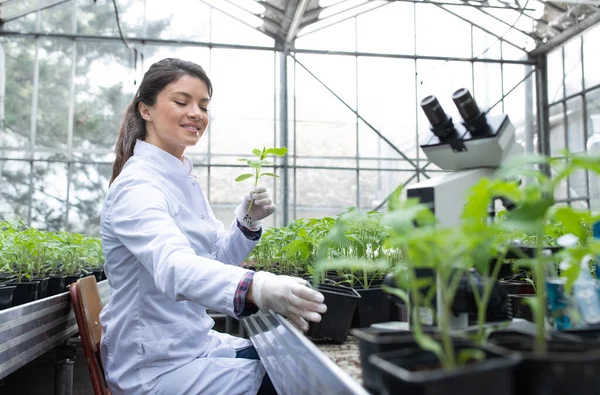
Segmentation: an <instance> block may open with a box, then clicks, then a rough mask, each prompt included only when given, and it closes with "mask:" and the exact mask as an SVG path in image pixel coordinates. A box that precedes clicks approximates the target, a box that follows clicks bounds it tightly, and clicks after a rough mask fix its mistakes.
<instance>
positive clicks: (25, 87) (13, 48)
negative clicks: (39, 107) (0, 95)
mask: <svg viewBox="0 0 600 395" xmlns="http://www.w3.org/2000/svg"><path fill="white" fill-rule="evenodd" d="M3 44H4V51H5V61H6V75H7V76H10V78H6V97H5V101H4V106H5V108H4V111H5V113H4V116H5V119H4V130H3V131H1V132H2V133H0V142H1V145H2V146H3V147H19V148H28V147H29V136H30V130H31V101H32V92H33V64H34V59H35V40H33V39H12V38H5V41H4V43H3Z"/></svg>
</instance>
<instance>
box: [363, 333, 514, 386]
mask: <svg viewBox="0 0 600 395" xmlns="http://www.w3.org/2000/svg"><path fill="white" fill-rule="evenodd" d="M467 347H470V346H466V345H456V346H455V349H456V350H457V351H459V350H461V349H464V348H467ZM470 348H472V347H470ZM482 350H483V351H484V352H485V354H486V359H485V360H483V361H474V362H472V363H470V364H468V365H466V366H461V367H457V368H455V369H453V370H451V371H449V370H443V369H442V368H441V366H440V363H439V360H438V358H437V357H436V356H435V354H433V353H432V352H429V351H424V350H422V349H420V348H419V346H417V345H416V344H414V345H413V346H412V347H411V348H406V349H404V350H396V351H389V352H384V353H379V354H373V355H371V356H370V357H369V360H370V361H371V363H372V364H373V366H375V368H376V369H377V372H378V375H379V377H380V380H381V381H380V382H381V387H380V389H381V394H383V395H388V394H402V395H405V394H406V395H408V394H410V395H434V394H435V395H441V394H456V395H482V394H485V395H513V393H514V392H513V391H514V373H515V368H516V366H517V365H518V363H519V360H518V357H516V356H513V357H507V356H503V355H502V354H499V353H497V352H494V351H492V350H490V349H487V348H484V349H482Z"/></svg>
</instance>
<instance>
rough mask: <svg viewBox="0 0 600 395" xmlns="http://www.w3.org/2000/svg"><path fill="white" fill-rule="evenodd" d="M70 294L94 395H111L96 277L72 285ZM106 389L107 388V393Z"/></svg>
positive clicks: (80, 280) (85, 278)
mask: <svg viewBox="0 0 600 395" xmlns="http://www.w3.org/2000/svg"><path fill="white" fill-rule="evenodd" d="M70 293H71V303H72V304H73V310H74V311H75V318H76V319H77V327H78V328H79V335H80V336H81V343H82V345H83V352H84V354H85V360H86V362H87V366H88V370H89V372H90V378H91V379H92V387H93V389H94V394H95V395H105V394H106V395H110V390H109V389H108V388H106V380H105V377H104V368H103V367H102V359H101V358H100V339H101V337H102V327H101V326H100V311H101V310H102V302H101V301H100V293H99V291H98V284H97V283H96V277H94V276H88V277H84V278H80V279H79V280H77V282H76V283H72V284H71V285H70ZM104 388H106V392H105V390H104Z"/></svg>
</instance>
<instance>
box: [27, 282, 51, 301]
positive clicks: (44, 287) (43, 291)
mask: <svg viewBox="0 0 600 395" xmlns="http://www.w3.org/2000/svg"><path fill="white" fill-rule="evenodd" d="M49 279H50V277H43V278H42V277H33V278H32V279H31V280H32V281H39V284H40V285H39V288H38V299H43V298H45V297H46V296H48V280H49Z"/></svg>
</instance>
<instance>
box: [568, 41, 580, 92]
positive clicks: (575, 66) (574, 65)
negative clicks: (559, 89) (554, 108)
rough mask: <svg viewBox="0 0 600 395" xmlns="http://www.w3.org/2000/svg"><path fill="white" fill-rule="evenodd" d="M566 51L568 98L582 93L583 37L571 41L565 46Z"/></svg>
mask: <svg viewBox="0 0 600 395" xmlns="http://www.w3.org/2000/svg"><path fill="white" fill-rule="evenodd" d="M564 51H565V90H566V93H565V95H566V96H570V95H572V94H574V93H578V92H581V90H582V89H583V88H582V76H581V37H577V38H574V39H572V40H571V41H569V42H568V43H567V44H565V46H564Z"/></svg>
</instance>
